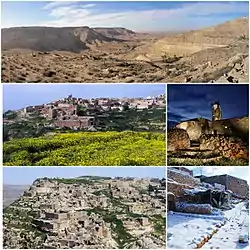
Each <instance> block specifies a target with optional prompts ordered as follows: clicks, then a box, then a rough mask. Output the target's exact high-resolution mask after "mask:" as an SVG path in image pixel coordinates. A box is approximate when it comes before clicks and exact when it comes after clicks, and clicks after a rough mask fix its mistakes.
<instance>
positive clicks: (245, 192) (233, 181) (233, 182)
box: [227, 175, 249, 198]
mask: <svg viewBox="0 0 250 250" xmlns="http://www.w3.org/2000/svg"><path fill="white" fill-rule="evenodd" d="M227 187H228V189H229V190H231V191H232V192H234V193H236V194H237V195H240V196H242V197H246V198H247V197H248V196H249V186H248V184H247V181H245V180H242V179H239V178H236V177H233V176H230V175H228V176H227Z"/></svg>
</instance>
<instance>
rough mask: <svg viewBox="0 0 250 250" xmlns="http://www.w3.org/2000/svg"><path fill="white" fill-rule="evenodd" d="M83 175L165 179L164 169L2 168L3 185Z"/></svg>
mask: <svg viewBox="0 0 250 250" xmlns="http://www.w3.org/2000/svg"><path fill="white" fill-rule="evenodd" d="M83 175H98V176H108V177H117V176H119V177H138V178H143V177H144V178H146V177H150V178H152V177H156V178H165V168H164V167H4V168H3V183H4V184H13V185H25V184H32V183H33V181H34V180H36V179H37V178H41V177H50V178H54V177H61V178H71V177H79V176H83Z"/></svg>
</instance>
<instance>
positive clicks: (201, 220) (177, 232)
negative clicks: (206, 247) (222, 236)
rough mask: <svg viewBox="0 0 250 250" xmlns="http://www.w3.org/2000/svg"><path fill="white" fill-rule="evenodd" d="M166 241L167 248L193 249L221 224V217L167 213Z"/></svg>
mask: <svg viewBox="0 0 250 250" xmlns="http://www.w3.org/2000/svg"><path fill="white" fill-rule="evenodd" d="M167 222H168V231H167V232H168V233H167V237H168V239H167V241H168V247H169V248H175V249H191V248H195V247H196V245H197V244H199V243H200V242H201V241H202V240H203V238H204V237H206V236H207V235H209V234H211V233H212V232H213V231H214V229H215V228H216V225H221V224H222V223H223V217H222V216H216V215H201V214H186V213H169V214H168V220H167Z"/></svg>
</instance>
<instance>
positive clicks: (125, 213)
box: [3, 176, 166, 249]
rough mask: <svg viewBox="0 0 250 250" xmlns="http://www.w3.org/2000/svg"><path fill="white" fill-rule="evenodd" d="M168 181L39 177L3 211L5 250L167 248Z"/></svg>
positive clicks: (130, 178) (156, 179) (129, 178)
mask: <svg viewBox="0 0 250 250" xmlns="http://www.w3.org/2000/svg"><path fill="white" fill-rule="evenodd" d="M165 189H166V180H165V179H158V178H152V179H146V178H145V179H136V178H132V177H128V178H124V177H115V178H109V177H98V176H82V177H78V178H73V179H59V178H54V179H49V178H40V179H37V180H35V181H34V183H33V184H32V185H31V186H30V188H29V189H27V190H26V191H25V192H24V193H23V195H21V196H20V198H19V199H17V200H16V201H14V202H13V203H12V204H11V205H10V206H7V207H6V208H5V209H4V218H3V224H4V227H3V235H4V240H3V245H4V248H19V249H22V248H61V249H62V248H80V249H82V248H85V249H86V248H89V249H111V248H133V249H135V248H142V249H159V248H165V241H166V240H165V238H166V233H165V230H166V224H165V203H166V190H165Z"/></svg>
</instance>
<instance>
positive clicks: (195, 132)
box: [176, 120, 202, 141]
mask: <svg viewBox="0 0 250 250" xmlns="http://www.w3.org/2000/svg"><path fill="white" fill-rule="evenodd" d="M176 128H179V129H184V130H186V131H187V133H188V136H189V138H190V140H195V141H196V140H199V138H200V136H201V134H202V126H201V123H200V121H199V120H190V121H184V122H181V123H179V124H178V125H176Z"/></svg>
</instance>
